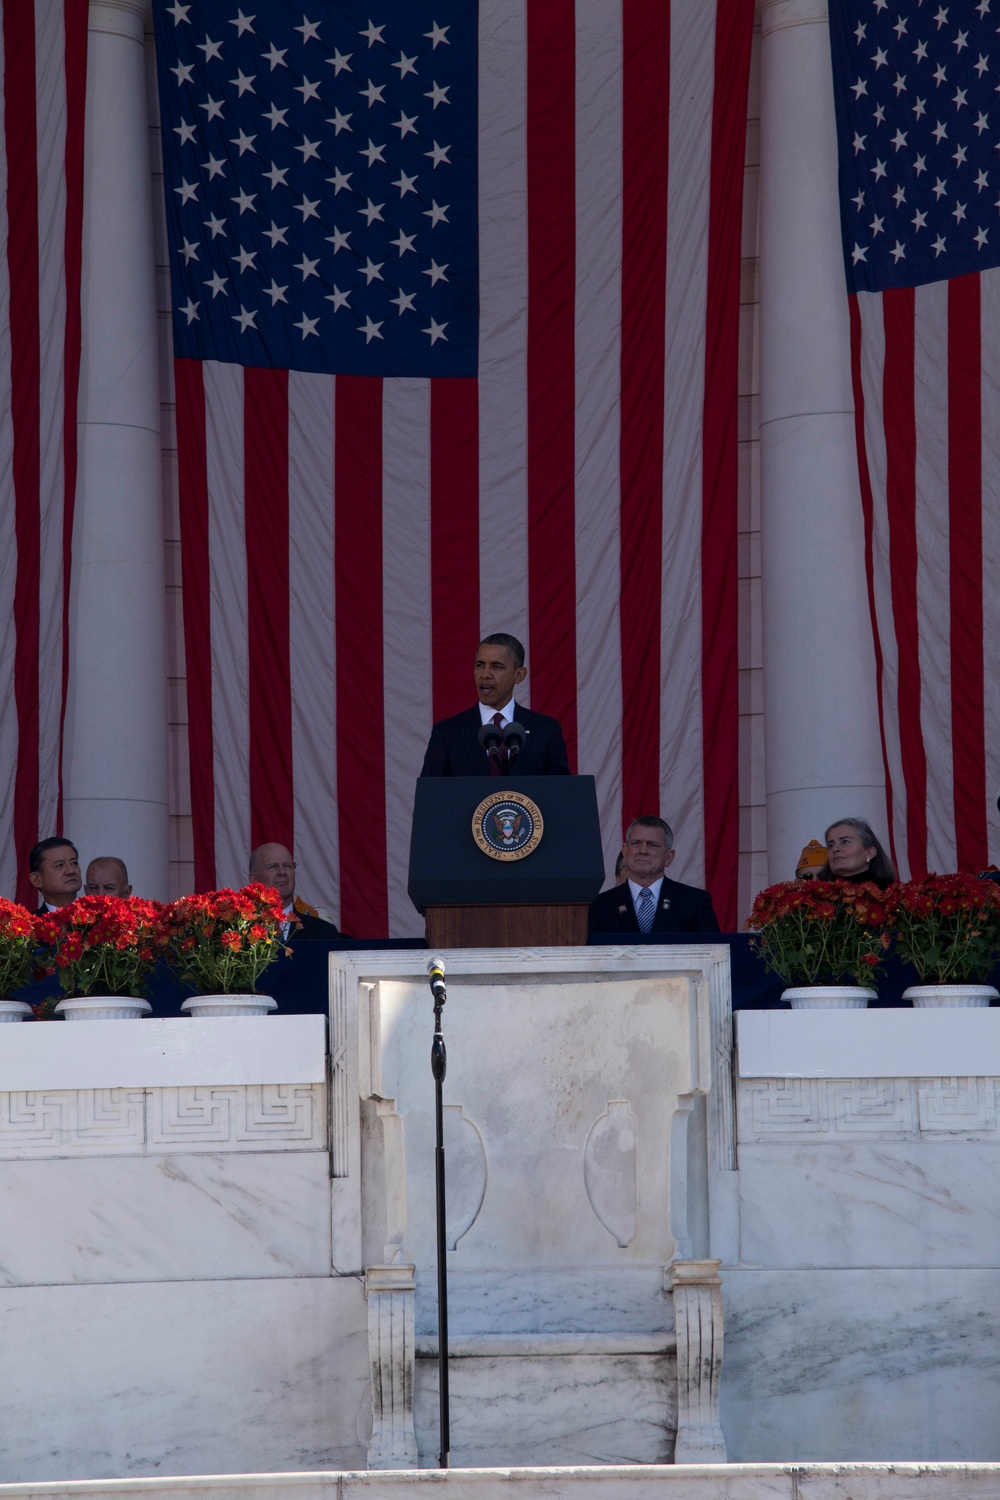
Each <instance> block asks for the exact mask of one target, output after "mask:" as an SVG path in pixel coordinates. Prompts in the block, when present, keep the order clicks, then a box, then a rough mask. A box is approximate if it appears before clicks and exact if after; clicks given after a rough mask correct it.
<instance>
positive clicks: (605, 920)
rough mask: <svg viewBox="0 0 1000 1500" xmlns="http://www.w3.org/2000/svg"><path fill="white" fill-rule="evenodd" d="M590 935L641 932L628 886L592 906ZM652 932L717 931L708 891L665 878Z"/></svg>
mask: <svg viewBox="0 0 1000 1500" xmlns="http://www.w3.org/2000/svg"><path fill="white" fill-rule="evenodd" d="M587 925H588V926H589V928H590V930H591V932H638V931H639V919H638V917H637V916H636V914H635V907H634V905H633V904H632V892H631V891H630V890H629V888H628V883H627V882H626V883H625V884H624V885H616V886H612V888H611V890H610V891H602V892H601V894H600V895H599V896H595V898H594V900H593V901H592V902H591V903H590V915H589V917H588V918H587ZM652 930H653V932H718V930H719V923H718V920H717V918H716V915H715V911H714V908H713V906H712V898H711V896H710V895H709V894H708V892H707V891H701V890H699V889H698V887H697V886H696V885H682V884H681V882H680V881H679V880H671V879H670V878H669V876H667V875H664V877H663V884H662V885H661V886H660V898H659V900H658V901H657V903H656V911H655V912H654V913H653V929H652Z"/></svg>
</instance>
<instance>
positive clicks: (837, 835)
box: [826, 818, 899, 890]
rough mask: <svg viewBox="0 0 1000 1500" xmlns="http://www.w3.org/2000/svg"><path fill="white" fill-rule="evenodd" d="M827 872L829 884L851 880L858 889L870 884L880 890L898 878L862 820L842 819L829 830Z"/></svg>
mask: <svg viewBox="0 0 1000 1500" xmlns="http://www.w3.org/2000/svg"><path fill="white" fill-rule="evenodd" d="M826 870H827V879H829V880H849V881H850V882H851V883H852V884H853V885H858V884H860V883H861V881H863V880H870V881H871V882H872V883H873V884H874V885H877V886H878V887H879V889H880V890H885V888H886V886H887V885H892V883H893V881H894V880H897V879H898V878H899V877H898V876H897V874H896V866H895V865H894V864H893V862H892V860H891V859H890V858H889V856H888V854H886V852H885V850H884V849H883V848H882V845H881V844H880V843H879V841H878V839H877V838H876V837H875V835H874V833H873V832H872V830H871V827H870V825H869V824H868V823H866V822H865V820H864V819H863V818H841V819H840V820H839V822H836V823H831V824H830V826H829V828H828V829H827V830H826Z"/></svg>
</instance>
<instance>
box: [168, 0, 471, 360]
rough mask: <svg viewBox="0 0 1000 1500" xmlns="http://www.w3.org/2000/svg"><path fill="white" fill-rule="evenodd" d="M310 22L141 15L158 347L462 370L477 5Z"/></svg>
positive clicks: (351, 13)
mask: <svg viewBox="0 0 1000 1500" xmlns="http://www.w3.org/2000/svg"><path fill="white" fill-rule="evenodd" d="M247 9H248V10H253V7H252V6H250V5H248V6H247ZM316 14H317V15H320V14H322V21H320V20H315V21H311V20H309V19H308V17H306V16H305V15H303V16H302V18H301V24H298V25H296V24H295V23H296V20H297V19H298V16H297V12H294V11H292V10H291V8H290V7H288V6H275V5H269V6H268V7H267V10H266V12H265V14H264V15H245V14H244V12H243V11H242V10H237V11H236V13H235V15H229V14H223V13H222V12H221V11H220V8H219V6H218V4H216V3H214V0H208V3H205V0H202V3H194V0H191V3H188V4H182V3H181V0H175V3H174V4H173V5H172V6H169V7H166V8H162V9H159V10H158V11H157V21H158V37H159V50H160V57H161V67H160V75H159V76H160V86H161V108H162V112H163V154H164V159H165V163H166V170H167V175H168V177H169V179H170V181H171V182H172V183H173V187H172V190H171V194H170V197H169V198H168V213H169V221H170V238H171V245H172V253H171V273H172V282H173V296H174V308H175V318H174V350H175V353H176V354H177V355H179V356H182V357H187V358H192V359H219V360H225V361H228V362H231V363H236V364H242V365H253V366H257V367H260V368H265V369H266V368H273V367H276V366H277V367H282V368H286V369H295V370H313V371H317V372H325V373H328V374H352V375H379V376H382V375H392V376H404V375H411V376H424V377H429V376H434V375H439V376H445V375H448V376H455V375H474V374H475V372H476V312H477V301H478V289H477V265H476V248H477V232H476V152H475V142H476V133H475V125H476V103H477V99H476V92H477V91H476V72H475V43H476V33H475V24H476V10H475V6H474V5H472V4H470V3H468V0H466V3H465V4H462V5H458V4H455V3H454V0H453V3H451V4H450V5H449V7H448V11H447V14H448V24H447V25H440V24H439V23H438V22H437V21H432V22H431V23H430V26H429V27H428V23H427V20H426V17H424V16H423V12H422V8H421V7H414V6H412V5H406V6H403V5H398V4H397V5H395V6H393V7H390V8H389V9H387V10H386V11H385V12H384V14H385V16H386V17H387V19H384V20H383V21H382V22H381V24H380V25H376V24H375V22H374V21H373V20H372V19H371V18H370V17H368V16H367V11H366V10H363V9H362V8H361V7H360V6H358V5H349V4H344V5H338V6H336V7H330V8H329V9H327V10H324V11H323V12H322V13H321V12H316ZM379 14H380V15H382V14H383V12H382V11H380V12H379ZM422 28H423V29H422ZM169 58H175V59H176V61H174V62H173V63H170V62H168V61H167V60H168V59H169Z"/></svg>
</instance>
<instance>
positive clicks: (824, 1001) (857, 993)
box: [781, 984, 876, 1010]
mask: <svg viewBox="0 0 1000 1500" xmlns="http://www.w3.org/2000/svg"><path fill="white" fill-rule="evenodd" d="M875 997H876V991H875V990H869V989H866V988H865V987H864V986H863V985H860V984H804V985H800V986H799V987H798V988H796V989H790V990H782V992H781V998H782V1000H787V1001H788V1002H789V1004H790V1005H791V1007H792V1009H793V1010H863V1009H864V1008H865V1006H866V1005H867V1004H868V1002H869V1000H874V999H875Z"/></svg>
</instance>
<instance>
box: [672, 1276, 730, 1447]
mask: <svg viewBox="0 0 1000 1500" xmlns="http://www.w3.org/2000/svg"><path fill="white" fill-rule="evenodd" d="M719 1265H720V1262H719V1261H717V1260H673V1261H671V1262H670V1265H669V1266H668V1267H667V1279H668V1283H669V1286H670V1288H671V1290H672V1291H673V1297H674V1327H675V1330H676V1335H677V1439H676V1441H675V1443H674V1463H675V1464H724V1463H725V1462H726V1440H725V1438H724V1437H723V1436H722V1428H721V1426H720V1425H719V1381H720V1379H721V1377H722V1291H721V1287H722V1282H721V1280H720V1278H719Z"/></svg>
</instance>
